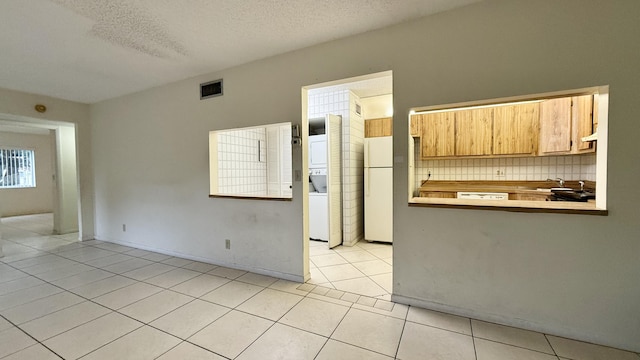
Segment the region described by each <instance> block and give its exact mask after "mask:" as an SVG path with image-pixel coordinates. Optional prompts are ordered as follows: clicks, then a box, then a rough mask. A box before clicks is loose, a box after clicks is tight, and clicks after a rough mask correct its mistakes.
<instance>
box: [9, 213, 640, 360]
mask: <svg viewBox="0 0 640 360" xmlns="http://www.w3.org/2000/svg"><path fill="white" fill-rule="evenodd" d="M2 222H3V229H2V230H3V233H2V235H3V236H2V246H3V249H4V253H5V256H4V257H3V258H0V359H3V360H6V359H13V360H15V359H24V360H29V359H38V360H40V359H44V360H47V359H60V358H62V359H78V358H82V359H159V360H171V359H296V360H298V359H319V360H325V359H332V360H334V359H373V360H376V359H394V358H395V359H403V360H411V359H441V360H447V359H462V360H465V359H469V360H504V359H523V360H547V359H549V360H552V359H556V360H559V359H562V360H566V359H571V360H605V359H606V360H613V359H615V360H640V356H639V355H638V354H635V353H632V352H627V351H622V350H618V349H613V348H609V347H604V346H598V345H593V344H587V343H583V342H579V341H574V340H569V339H564V338H559V337H555V336H550V335H545V334H541V333H537V332H532V331H526V330H522V329H516V328H512V327H507V326H502V325H496V324H491V323H486V322H482V321H477V320H472V319H469V318H463V317H458V316H454V315H449V314H444V313H439V312H434V311H429V310H425V309H420V308H416V307H409V306H405V305H401V304H394V303H392V302H389V301H387V300H386V299H387V298H386V296H387V295H388V291H387V292H386V293H377V292H376V293H368V294H364V295H363V294H360V293H358V292H356V291H353V292H352V291H349V290H358V289H365V290H366V289H367V288H366V286H361V287H358V286H354V287H352V288H347V287H342V283H341V282H343V281H349V280H354V279H369V280H371V281H372V282H374V283H375V284H376V285H377V286H378V287H379V288H382V289H385V286H386V285H388V284H386V283H384V280H381V279H384V277H380V275H386V274H390V272H386V271H390V270H389V268H387V267H386V266H384V265H383V264H381V263H380V262H378V261H377V260H381V261H382V262H384V263H386V264H388V265H390V263H389V262H387V260H390V254H391V252H390V250H388V251H387V250H384V248H382V247H380V246H378V245H379V244H368V243H364V244H358V246H357V247H354V248H352V249H346V248H345V249H341V248H338V249H336V250H332V251H327V249H326V248H323V247H322V246H321V244H314V246H313V247H312V248H316V247H318V249H316V250H312V262H313V265H314V268H315V269H316V270H317V273H318V274H322V275H323V276H324V277H325V278H324V279H323V280H326V281H322V282H319V283H318V284H316V283H315V281H317V280H318V279H316V278H315V277H313V278H312V280H313V281H312V282H313V283H306V284H299V283H293V282H289V281H284V280H278V279H275V278H271V277H268V276H264V275H259V274H252V273H248V272H245V271H240V270H235V269H229V268H225V267H218V266H215V265H212V264H204V263H199V262H194V261H190V260H185V259H179V258H174V257H169V256H166V255H162V254H156V253H153V252H149V251H144V250H139V249H133V248H130V247H126V246H121V245H116V244H112V243H106V242H101V241H95V240H92V241H85V242H82V243H80V242H77V241H76V239H77V234H70V235H64V236H53V235H51V234H50V227H51V226H50V215H49V216H47V215H36V216H26V217H19V218H5V219H2ZM47 222H48V223H47ZM381 249H382V250H381ZM348 253H350V255H346V254H348ZM326 255H339V257H336V256H326ZM323 256H324V257H323ZM342 265H351V266H353V267H355V268H356V269H357V270H358V271H359V272H360V273H361V274H360V275H358V276H357V277H353V278H343V277H339V276H338V277H335V276H334V275H335V273H334V272H332V270H331V269H329V270H328V271H327V270H326V269H325V268H331V267H334V266H342ZM352 274H357V273H356V272H355V271H354V272H352ZM363 275H364V276H363ZM374 289H376V288H375V287H374ZM366 291H370V290H366Z"/></svg>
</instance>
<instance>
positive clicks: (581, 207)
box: [409, 197, 609, 216]
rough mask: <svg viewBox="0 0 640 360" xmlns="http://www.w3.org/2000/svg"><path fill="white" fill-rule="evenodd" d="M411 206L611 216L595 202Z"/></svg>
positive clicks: (439, 201) (440, 201)
mask: <svg viewBox="0 0 640 360" xmlns="http://www.w3.org/2000/svg"><path fill="white" fill-rule="evenodd" d="M409 206H410V207H434V208H447V209H468V210H496V211H510V212H525V213H552V214H579V215H600V216H607V215H609V211H608V210H602V209H598V208H596V206H595V203H593V202H572V201H525V200H467V199H446V198H424V197H414V198H412V199H411V200H410V201H409Z"/></svg>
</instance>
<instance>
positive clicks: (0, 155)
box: [0, 148, 36, 189]
mask: <svg viewBox="0 0 640 360" xmlns="http://www.w3.org/2000/svg"><path fill="white" fill-rule="evenodd" d="M34 158H35V156H34V151H33V150H25V149H6V148H0V175H1V176H0V189H1V188H27V187H36V166H35V160H34Z"/></svg>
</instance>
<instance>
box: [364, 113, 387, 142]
mask: <svg viewBox="0 0 640 360" xmlns="http://www.w3.org/2000/svg"><path fill="white" fill-rule="evenodd" d="M391 135H393V119H392V118H390V117H388V118H380V119H369V120H365V121H364V137H366V138H371V137H381V136H391Z"/></svg>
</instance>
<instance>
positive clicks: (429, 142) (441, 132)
mask: <svg viewBox="0 0 640 360" xmlns="http://www.w3.org/2000/svg"><path fill="white" fill-rule="evenodd" d="M454 120H455V114H454V112H452V111H446V112H439V113H431V114H423V115H422V124H421V131H422V136H421V137H420V155H421V157H422V158H430V157H439V156H454V155H455V153H454V146H455V130H454V127H455V126H454Z"/></svg>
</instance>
